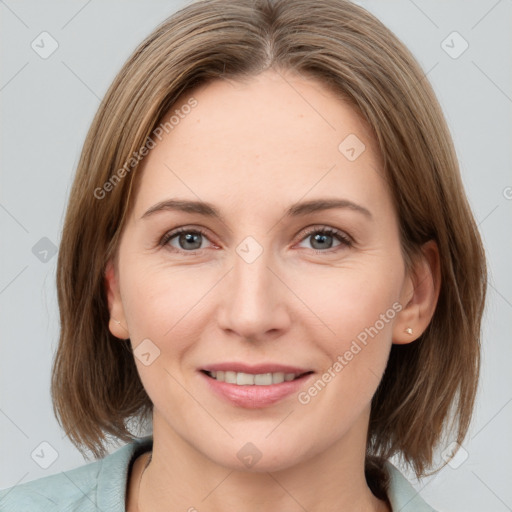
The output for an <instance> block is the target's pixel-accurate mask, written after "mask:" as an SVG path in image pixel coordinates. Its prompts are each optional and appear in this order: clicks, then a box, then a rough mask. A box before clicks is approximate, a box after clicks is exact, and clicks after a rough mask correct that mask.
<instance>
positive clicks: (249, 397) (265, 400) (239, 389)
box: [199, 372, 313, 409]
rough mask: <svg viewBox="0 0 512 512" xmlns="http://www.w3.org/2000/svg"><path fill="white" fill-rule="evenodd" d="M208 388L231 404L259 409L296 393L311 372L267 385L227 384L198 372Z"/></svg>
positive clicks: (310, 375)
mask: <svg viewBox="0 0 512 512" xmlns="http://www.w3.org/2000/svg"><path fill="white" fill-rule="evenodd" d="M199 373H200V374H201V375H202V377H203V378H204V379H205V380H206V383H207V385H208V386H210V389H211V390H212V391H214V392H215V393H217V394H218V395H220V396H221V397H222V398H224V399H227V400H228V401H230V402H231V403H232V404H234V405H236V406H238V407H245V408H246V409H259V408H262V407H267V406H269V405H272V404H275V403H276V402H279V401H280V400H283V399H284V398H286V397H287V396H290V395H292V394H293V393H298V392H299V390H300V389H301V388H302V387H303V386H304V384H305V382H306V381H307V380H308V379H309V378H310V377H312V376H313V374H312V373H310V374H308V375H304V376H302V377H299V378H298V379H295V380H291V381H285V382H281V383H279V384H271V385H269V386H257V385H246V386H239V385H238V384H229V383H227V382H221V381H218V380H216V379H214V378H212V377H209V376H208V375H206V374H205V373H203V372H199Z"/></svg>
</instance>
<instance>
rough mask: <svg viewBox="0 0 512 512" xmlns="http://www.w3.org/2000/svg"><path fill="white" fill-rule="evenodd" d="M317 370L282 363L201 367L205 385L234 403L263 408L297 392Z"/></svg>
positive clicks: (233, 363)
mask: <svg viewBox="0 0 512 512" xmlns="http://www.w3.org/2000/svg"><path fill="white" fill-rule="evenodd" d="M314 373H315V372H314V371H312V370H306V369H304V368H298V367H294V366H285V365H280V364H260V365H247V364H244V363H236V362H231V363H222V364H216V365H212V366H209V367H206V368H202V369H200V370H199V374H200V375H202V380H203V382H204V383H205V384H206V389H207V390H209V392H212V393H213V394H214V395H216V396H218V397H220V398H221V399H222V400H225V401H227V402H228V403H230V404H231V405H234V406H235V407H241V408H245V409H261V408H264V407H268V406H271V405H273V404H277V403H278V402H280V401H281V400H284V399H285V398H287V397H291V396H293V395H296V394H297V393H298V392H299V391H300V390H301V389H302V388H303V387H304V386H306V385H307V384H308V381H309V380H310V379H312V378H313V377H312V376H313V374H314Z"/></svg>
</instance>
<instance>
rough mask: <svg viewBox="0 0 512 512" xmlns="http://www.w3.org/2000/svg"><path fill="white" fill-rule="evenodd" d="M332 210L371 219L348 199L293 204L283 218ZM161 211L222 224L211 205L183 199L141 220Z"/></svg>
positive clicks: (159, 205)
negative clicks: (184, 214) (198, 216)
mask: <svg viewBox="0 0 512 512" xmlns="http://www.w3.org/2000/svg"><path fill="white" fill-rule="evenodd" d="M333 208H343V209H349V210H353V211H355V212H359V213H362V214H363V215H365V216H366V217H367V218H369V219H371V218H372V214H371V212H370V210H368V209H367V208H365V207H364V206H361V205H359V204H356V203H353V202H352V201H349V200H348V199H313V200H310V201H304V202H299V203H295V204H293V205H292V206H290V208H288V210H286V212H285V214H284V216H285V217H299V216H301V215H307V214H309V213H314V212H319V211H324V210H331V209H333ZM162 211H182V212H186V213H196V214H198V215H203V216H205V217H211V218H216V219H219V220H221V221H222V222H224V219H223V217H222V215H221V214H220V212H219V210H218V209H217V208H216V207H215V206H213V205H212V204H211V203H206V202H203V201H188V200H184V199H168V200H165V201H161V202H159V203H157V204H155V205H153V206H152V207H151V208H149V210H147V211H146V212H145V213H144V215H142V217H141V219H144V218H147V217H150V216H151V215H153V214H155V213H157V212H162Z"/></svg>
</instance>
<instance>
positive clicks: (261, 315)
mask: <svg viewBox="0 0 512 512" xmlns="http://www.w3.org/2000/svg"><path fill="white" fill-rule="evenodd" d="M269 254H270V251H269V250H263V252H262V253H261V254H260V255H259V256H258V257H257V258H256V259H255V260H254V261H251V258H245V256H244V254H243V252H239V253H238V252H234V253H233V260H232V261H233V268H232V269H231V271H230V272H229V273H228V274H227V276H226V277H225V279H224V280H223V281H224V283H223V291H222V300H221V303H220V305H219V311H218V317H217V318H218V323H219V327H220V328H221V329H223V330H224V331H228V332H230V333H232V334H233V333H234V334H236V335H237V336H238V337H240V338H242V339H245V340H249V341H263V340H265V339H268V338H269V337H270V338H275V337H278V336H280V335H282V334H283V333H284V332H285V331H286V330H287V329H288V328H289V327H290V325H291V318H290V317H291V315H290V310H289V307H290V300H291V296H293V294H292V293H291V292H290V290H289V288H287V286H286V279H285V276H282V275H279V273H280V272H279V271H276V268H275V267H276V265H275V264H273V261H272V258H270V257H269V256H268V255H269ZM271 267H272V268H271Z"/></svg>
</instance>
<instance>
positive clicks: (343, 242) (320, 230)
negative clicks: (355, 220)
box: [159, 226, 354, 254]
mask: <svg viewBox="0 0 512 512" xmlns="http://www.w3.org/2000/svg"><path fill="white" fill-rule="evenodd" d="M181 233H194V234H200V235H202V236H204V237H205V238H208V234H207V233H206V231H204V230H202V229H200V228H193V229H192V228H187V227H181V228H178V229H176V230H174V231H170V232H168V233H166V234H165V235H164V236H163V237H162V239H161V240H160V242H159V245H160V246H162V247H168V248H169V249H170V250H171V251H172V252H175V253H181V254H187V253H192V254H195V253H196V252H197V251H202V250H203V249H197V250H193V251H184V250H182V249H176V248H175V247H172V246H171V245H169V242H170V241H171V240H172V239H173V238H174V237H176V236H177V235H179V234H181ZM313 234H322V235H330V236H333V237H334V238H336V239H337V240H338V241H339V242H340V245H338V246H336V247H334V248H331V249H326V250H321V249H311V250H312V251H316V252H323V253H327V254H329V253H333V252H337V251H338V250H339V249H340V247H341V246H345V247H346V248H349V247H352V246H353V245H354V242H353V240H352V239H351V238H350V237H349V236H347V235H345V234H344V233H343V232H341V231H338V230H337V229H334V228H331V227H328V226H322V227H319V226H313V227H311V228H308V229H307V230H306V231H305V232H304V233H303V235H302V238H301V239H300V242H302V241H303V240H305V239H306V238H308V237H309V236H311V235H313Z"/></svg>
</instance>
